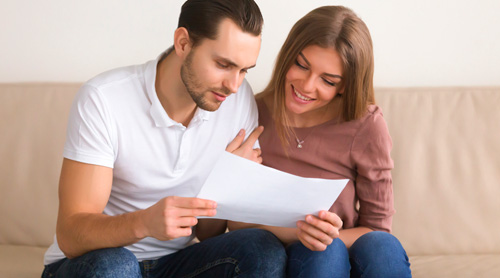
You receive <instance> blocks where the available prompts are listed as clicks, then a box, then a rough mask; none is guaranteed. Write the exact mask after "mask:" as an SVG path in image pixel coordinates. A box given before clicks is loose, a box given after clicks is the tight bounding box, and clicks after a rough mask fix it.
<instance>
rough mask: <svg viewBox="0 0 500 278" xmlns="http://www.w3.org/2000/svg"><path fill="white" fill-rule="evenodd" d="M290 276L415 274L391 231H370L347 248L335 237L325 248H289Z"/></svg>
mask: <svg viewBox="0 0 500 278" xmlns="http://www.w3.org/2000/svg"><path fill="white" fill-rule="evenodd" d="M287 254H288V264H287V276H288V277H315V278H321V277H384V278H390V277H397V278H405V277H411V270H410V263H409V261H408V256H407V255H406V252H405V250H404V249H403V246H401V243H399V241H398V239H397V238H396V237H394V236H393V235H391V234H389V233H384V232H370V233H367V234H365V235H363V236H361V237H360V238H358V240H356V242H354V244H353V245H352V246H351V248H349V250H348V249H347V248H346V246H345V245H344V243H343V242H342V240H340V239H339V238H337V239H335V240H334V241H333V243H332V244H330V245H329V246H328V247H327V249H326V250H325V251H321V252H317V251H311V250H309V249H307V248H306V247H305V246H304V245H303V244H302V243H301V242H296V243H294V244H291V245H290V246H288V247H287Z"/></svg>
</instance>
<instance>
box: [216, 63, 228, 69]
mask: <svg viewBox="0 0 500 278" xmlns="http://www.w3.org/2000/svg"><path fill="white" fill-rule="evenodd" d="M217 66H218V67H219V68H221V69H227V68H228V67H229V66H228V65H225V64H222V63H219V62H217Z"/></svg>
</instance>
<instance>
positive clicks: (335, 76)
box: [299, 52, 342, 79]
mask: <svg viewBox="0 0 500 278" xmlns="http://www.w3.org/2000/svg"><path fill="white" fill-rule="evenodd" d="M299 55H300V57H302V59H304V61H305V62H306V64H307V65H308V66H311V63H309V61H308V60H307V58H306V56H304V54H302V52H299ZM324 75H326V76H329V77H333V78H339V79H342V76H340V75H338V74H331V73H326V72H325V73H324Z"/></svg>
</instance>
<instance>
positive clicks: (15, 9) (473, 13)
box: [0, 0, 500, 91]
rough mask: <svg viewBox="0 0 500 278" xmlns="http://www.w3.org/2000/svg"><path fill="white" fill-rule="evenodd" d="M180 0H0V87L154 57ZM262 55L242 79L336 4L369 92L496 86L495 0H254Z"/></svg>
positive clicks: (269, 62) (267, 64)
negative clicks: (362, 31)
mask: <svg viewBox="0 0 500 278" xmlns="http://www.w3.org/2000/svg"><path fill="white" fill-rule="evenodd" d="M183 2H184V0H163V1H160V0H145V1H139V0H135V1H133V0H85V1H71V0H46V1H33V0H31V1H29V0H0V82H22V81H77V82H83V81H85V80H87V79H89V78H91V77H92V76H94V75H96V74H98V73H100V72H102V71H105V70H108V69H111V68H115V67H119V66H125V65H130V64H137V63H142V62H144V61H147V60H150V59H153V58H155V57H156V56H157V55H158V54H159V53H160V52H161V51H163V50H164V49H165V48H166V47H168V46H170V44H171V42H172V36H173V31H174V29H175V27H176V24H177V18H178V15H179V11H180V6H181V4H182V3H183ZM257 3H258V4H259V6H260V7H261V10H262V13H263V15H264V18H265V27H264V32H263V44H262V51H261V54H260V57H259V60H258V64H257V67H256V68H255V69H253V70H251V71H250V73H249V75H248V79H249V81H250V82H251V84H252V85H253V87H254V90H255V91H259V90H261V89H262V88H263V87H264V86H265V84H266V82H267V81H268V80H269V75H270V73H271V69H272V67H273V63H274V58H275V56H276V54H277V52H278V50H279V48H280V46H281V44H282V43H283V41H284V39H285V37H286V34H287V33H288V31H289V30H290V28H291V26H292V25H293V23H294V22H295V21H296V20H297V19H299V18H300V17H301V16H303V15H304V14H306V13H307V12H308V11H310V10H311V9H313V8H315V7H318V6H322V5H332V4H339V5H345V6H348V7H350V8H352V9H353V10H354V11H355V12H356V13H357V14H358V15H359V16H360V17H361V18H362V19H363V20H364V21H365V22H366V24H367V25H368V27H369V29H370V31H371V33H372V37H373V41H374V45H375V69H376V70H375V85H376V86H379V87H380V86H391V87H392V86H450V85H452V86H494V85H497V86H498V85H500V78H499V77H500V74H499V73H500V55H499V53H498V52H499V51H500V16H499V12H498V11H499V10H500V1H498V0H479V1H470V0H455V1H447V0H419V1H404V0H383V1H373V0H350V1H348V0H343V1H327V0H309V1H305V0H257Z"/></svg>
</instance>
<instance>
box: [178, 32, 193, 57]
mask: <svg viewBox="0 0 500 278" xmlns="http://www.w3.org/2000/svg"><path fill="white" fill-rule="evenodd" d="M191 48H192V44H191V40H190V39H189V32H188V30H187V29H186V28H184V27H179V28H177V30H175V32H174V49H175V53H176V54H177V56H179V57H180V58H181V59H184V58H185V57H187V55H188V54H189V52H190V51H191Z"/></svg>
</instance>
